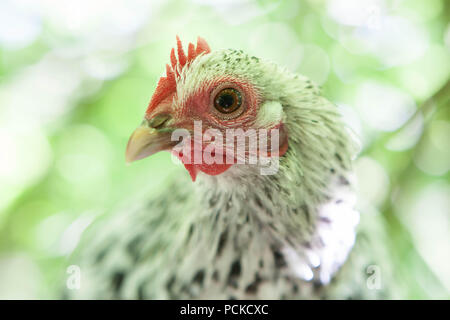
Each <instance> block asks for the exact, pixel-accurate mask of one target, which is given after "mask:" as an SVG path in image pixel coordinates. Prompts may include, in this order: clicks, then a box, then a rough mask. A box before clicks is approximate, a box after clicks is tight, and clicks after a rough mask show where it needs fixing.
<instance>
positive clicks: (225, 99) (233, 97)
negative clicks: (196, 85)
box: [214, 88, 242, 114]
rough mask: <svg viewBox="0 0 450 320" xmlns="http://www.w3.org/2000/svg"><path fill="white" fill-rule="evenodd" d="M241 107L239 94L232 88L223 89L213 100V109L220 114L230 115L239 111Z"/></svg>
mask: <svg viewBox="0 0 450 320" xmlns="http://www.w3.org/2000/svg"><path fill="white" fill-rule="evenodd" d="M241 105H242V96H241V93H240V92H239V91H238V90H236V89H234V88H227V89H223V90H222V91H220V92H219V93H218V94H217V95H216V97H215V98H214V107H215V108H216V109H217V110H218V111H219V112H221V113H225V114H229V113H232V112H234V111H236V110H237V109H239V107H240V106H241Z"/></svg>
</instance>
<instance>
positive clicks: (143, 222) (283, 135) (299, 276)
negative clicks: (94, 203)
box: [67, 37, 389, 299]
mask: <svg viewBox="0 0 450 320" xmlns="http://www.w3.org/2000/svg"><path fill="white" fill-rule="evenodd" d="M199 124H201V126H199ZM199 128H200V129H199ZM231 129H236V130H235V131H239V130H238V129H241V131H240V132H241V133H240V136H239V135H237V136H236V137H237V138H236V140H235V139H234V138H233V139H228V135H227V134H229V133H230V132H231V131H233V130H231ZM198 132H200V137H199V135H198ZM249 132H250V133H249ZM259 132H263V133H264V132H265V135H258V133H259ZM174 136H176V137H175V138H174ZM242 136H244V138H248V140H251V139H252V138H255V139H256V140H252V141H258V143H257V144H256V147H255V146H253V147H252V146H250V147H249V146H247V145H245V143H246V140H238V138H239V137H242ZM222 137H227V139H222ZM265 137H266V138H267V139H266V140H264V138H265ZM213 138H214V139H213ZM180 140H182V141H181V142H180ZM224 141H225V142H224ZM239 141H240V142H239ZM262 142H264V143H262ZM264 146H265V147H266V148H264ZM239 147H241V149H239ZM233 149H234V150H235V151H236V152H234V151H233V152H234V153H231V152H229V150H233ZM164 150H165V151H171V152H172V154H173V155H174V156H175V158H178V159H180V161H181V162H182V163H183V165H184V167H185V168H186V169H187V171H188V173H189V175H187V174H185V173H183V172H182V171H180V173H179V174H177V175H175V176H173V177H172V178H173V179H172V180H173V181H172V183H171V185H170V187H169V188H167V190H162V191H161V193H160V194H158V195H148V197H147V198H146V199H145V201H142V202H141V203H139V204H137V205H136V204H134V205H133V206H130V207H127V208H124V209H122V210H118V211H117V214H116V215H115V216H114V217H113V218H112V219H111V221H109V222H108V221H107V222H105V221H101V222H99V223H97V225H94V226H93V227H92V228H91V231H89V232H88V234H87V235H86V236H85V238H84V240H83V242H82V243H84V244H82V245H81V247H80V249H79V251H80V252H81V253H80V254H78V255H76V258H74V260H73V261H72V263H73V264H75V265H77V266H79V267H80V270H81V275H82V278H81V279H82V282H81V288H80V289H79V290H68V291H67V293H68V296H69V297H71V298H84V299H91V298H100V299H110V298H119V299H183V298H188V299H189V298H195V299H202V298H203V299H211V298H215V299H246V298H257V299H260V298H267V299H297V298H306V299H312V298H343V299H346V298H376V297H387V294H388V293H387V292H386V290H385V289H384V288H378V287H377V288H375V289H374V288H371V287H370V285H368V281H369V280H370V279H369V277H370V276H371V275H370V274H368V273H367V272H368V271H367V268H368V267H370V266H380V265H381V261H379V260H377V259H378V258H379V257H382V256H383V254H384V251H383V249H381V250H379V249H377V250H378V251H380V253H377V252H376V251H377V250H375V249H373V248H372V244H373V243H377V242H378V243H382V238H381V236H380V238H377V239H374V241H372V240H371V238H372V237H373V236H368V235H367V234H366V233H364V232H363V231H362V232H363V233H362V236H358V237H357V236H356V235H357V231H356V230H357V225H358V222H359V213H358V212H357V211H356V210H355V209H354V207H355V201H356V199H355V194H354V191H353V184H354V181H353V180H354V178H353V176H352V158H353V157H354V155H355V151H356V148H355V143H354V141H353V139H352V138H351V135H350V134H349V131H348V129H347V128H346V127H345V125H344V124H343V122H342V121H341V119H340V115H339V113H338V110H337V108H336V106H335V105H333V104H332V103H330V102H329V101H328V100H326V99H325V98H324V97H323V96H322V95H321V92H320V90H319V88H318V87H317V86H316V85H315V84H314V83H312V82H311V81H310V80H308V79H307V78H306V77H304V76H300V75H296V74H292V73H291V72H288V71H287V70H286V69H284V68H281V67H279V66H277V65H276V64H274V63H271V62H268V61H263V60H262V59H259V58H257V57H254V56H249V55H248V54H246V53H244V52H243V51H241V50H231V49H228V50H220V51H215V52H211V50H210V48H209V46H208V44H207V43H206V41H205V40H203V39H202V38H198V41H197V45H196V46H195V45H193V44H192V43H190V44H189V46H188V50H187V55H186V53H185V51H184V49H183V47H182V44H181V41H180V39H179V38H178V37H177V48H176V50H175V49H172V51H171V54H170V65H167V66H166V76H164V77H162V78H161V79H160V81H159V82H158V85H157V88H156V90H155V92H154V94H153V96H152V99H151V101H150V104H149V106H148V108H147V110H146V113H145V116H144V120H143V122H142V124H141V125H140V126H139V127H138V128H137V129H136V131H135V132H134V133H133V134H132V136H131V138H130V140H129V142H128V146H127V150H126V159H127V161H128V162H132V161H135V160H138V159H142V158H145V157H147V156H150V155H152V154H154V153H156V152H159V151H164ZM239 150H240V152H237V151H239ZM198 154H200V161H196V160H198V159H196V155H198ZM202 156H203V157H204V159H203V160H202ZM252 156H254V157H253V160H254V159H255V158H257V161H256V162H255V161H253V162H252V161H250V160H251V158H252ZM208 157H209V160H211V158H212V159H213V160H214V161H213V162H211V161H207V160H206V158H208ZM221 160H223V161H221ZM274 168H275V169H274ZM269 169H270V170H272V171H270V170H269ZM264 170H266V171H264ZM189 177H190V178H191V180H192V181H193V182H192V181H189ZM369 224H371V229H373V230H375V229H376V227H374V225H375V224H376V223H374V224H373V225H372V223H371V222H370V223H369ZM381 231H382V230H381ZM372 233H373V232H372ZM89 234H90V235H89ZM376 236H377V237H378V234H377V235H376ZM355 239H356V245H355ZM352 248H353V251H352ZM351 251H352V252H351ZM381 260H383V259H381ZM382 270H383V277H384V276H386V277H387V275H388V274H389V272H388V271H387V270H388V269H387V268H384V267H383V268H382ZM374 276H377V275H374ZM384 279H387V278H384Z"/></svg>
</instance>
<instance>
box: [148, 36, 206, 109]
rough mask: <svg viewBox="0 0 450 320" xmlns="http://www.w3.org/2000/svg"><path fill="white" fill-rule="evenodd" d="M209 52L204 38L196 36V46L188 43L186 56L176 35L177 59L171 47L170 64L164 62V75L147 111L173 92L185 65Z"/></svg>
mask: <svg viewBox="0 0 450 320" xmlns="http://www.w3.org/2000/svg"><path fill="white" fill-rule="evenodd" d="M209 52H211V50H210V49H209V46H208V43H207V42H206V41H205V39H203V38H201V37H198V38H197V46H194V44H192V43H189V45H188V54H187V57H186V54H185V52H184V50H183V45H182V43H181V40H180V38H179V37H178V36H177V55H178V59H177V57H176V55H175V49H174V48H172V50H171V51H170V64H171V65H169V64H166V76H165V77H161V78H160V79H159V81H158V85H157V86H156V90H155V93H154V94H153V96H152V99H151V100H150V104H149V105H148V108H147V113H149V112H151V111H152V110H153V109H154V108H155V107H156V106H157V105H158V104H159V103H161V101H163V100H164V99H166V98H167V97H168V96H169V95H170V94H171V93H173V92H175V90H176V86H177V83H176V79H177V78H178V77H179V76H180V73H181V70H183V68H184V67H185V66H186V65H189V64H190V63H191V62H192V61H193V60H194V59H195V58H197V56H198V55H200V54H201V53H205V54H206V53H209Z"/></svg>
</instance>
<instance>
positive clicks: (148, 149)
mask: <svg viewBox="0 0 450 320" xmlns="http://www.w3.org/2000/svg"><path fill="white" fill-rule="evenodd" d="M150 123H151V121H150ZM173 130H174V129H172V128H168V127H165V126H163V127H161V126H159V127H157V128H153V127H151V126H150V124H149V121H144V122H143V123H142V124H141V126H139V127H138V128H137V129H136V130H134V132H133V134H132V135H131V137H130V139H129V140H128V144H127V150H126V153H125V158H126V161H127V163H130V162H133V161H136V160H140V159H143V158H146V157H148V156H151V155H152V154H155V153H157V152H159V151H162V150H170V149H171V148H172V147H173V146H175V145H176V143H177V141H171V136H172V132H173Z"/></svg>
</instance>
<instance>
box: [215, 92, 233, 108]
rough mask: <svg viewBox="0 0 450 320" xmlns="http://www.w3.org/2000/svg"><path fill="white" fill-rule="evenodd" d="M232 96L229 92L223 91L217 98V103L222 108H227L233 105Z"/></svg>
mask: <svg viewBox="0 0 450 320" xmlns="http://www.w3.org/2000/svg"><path fill="white" fill-rule="evenodd" d="M234 102H235V101H234V96H232V95H231V94H229V93H224V94H221V95H220V96H219V99H217V104H218V105H219V106H221V107H222V108H223V109H228V108H230V107H232V106H233V105H234Z"/></svg>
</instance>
